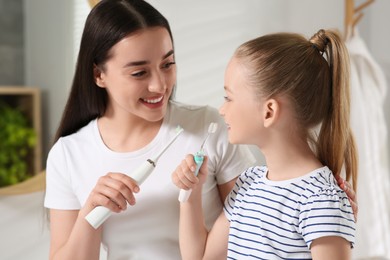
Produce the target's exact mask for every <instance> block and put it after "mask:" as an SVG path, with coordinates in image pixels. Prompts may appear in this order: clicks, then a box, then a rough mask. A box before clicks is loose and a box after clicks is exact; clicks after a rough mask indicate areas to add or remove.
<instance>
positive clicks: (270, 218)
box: [224, 166, 355, 259]
mask: <svg viewBox="0 0 390 260" xmlns="http://www.w3.org/2000/svg"><path fill="white" fill-rule="evenodd" d="M266 173H267V167H265V166H262V167H258V166H257V167H251V168H248V169H247V170H246V171H245V172H244V173H242V174H241V176H240V177H239V178H238V180H237V182H236V185H235V187H234V189H233V190H232V191H231V192H230V194H229V196H228V197H227V198H226V201H225V206H224V211H225V215H226V217H227V219H228V220H229V221H230V232H229V244H228V259H250V258H254V259H311V254H310V245H311V242H312V241H313V240H314V239H316V238H319V237H324V236H341V237H343V238H345V239H346V240H348V241H349V242H350V243H351V246H353V243H354V240H355V237H354V235H355V222H354V215H353V211H352V208H351V205H350V203H349V201H348V197H347V195H346V193H345V192H344V191H343V190H341V189H340V188H339V187H338V185H337V181H336V180H335V178H334V177H333V175H332V172H331V171H330V170H329V168H328V167H322V168H320V169H317V170H315V171H313V172H310V173H308V174H306V175H304V176H302V177H299V178H295V179H291V180H286V181H270V180H268V179H267V177H266Z"/></svg>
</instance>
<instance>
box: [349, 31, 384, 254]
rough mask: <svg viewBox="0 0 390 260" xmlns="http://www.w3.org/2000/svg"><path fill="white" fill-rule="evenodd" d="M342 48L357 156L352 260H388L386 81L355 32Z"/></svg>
mask: <svg viewBox="0 0 390 260" xmlns="http://www.w3.org/2000/svg"><path fill="white" fill-rule="evenodd" d="M346 45H347V48H348V50H349V53H350V58H351V82H350V83H351V126H352V131H353V132H354V135H355V140H356V143H357V148H358V152H359V172H358V186H357V202H358V205H359V213H358V221H357V225H356V244H355V248H354V249H353V250H352V254H353V259H370V258H375V259H390V171H389V152H388V147H387V146H388V141H387V127H386V122H385V116H384V100H385V97H386V92H387V85H386V77H385V74H384V72H383V71H382V70H381V68H380V67H379V65H378V64H377V63H376V62H375V60H374V59H373V58H372V56H371V54H370V53H369V51H368V49H367V47H366V45H365V43H364V41H363V39H362V38H361V37H360V36H359V34H358V32H357V30H355V31H354V33H353V35H352V36H351V37H349V38H348V39H347V40H346Z"/></svg>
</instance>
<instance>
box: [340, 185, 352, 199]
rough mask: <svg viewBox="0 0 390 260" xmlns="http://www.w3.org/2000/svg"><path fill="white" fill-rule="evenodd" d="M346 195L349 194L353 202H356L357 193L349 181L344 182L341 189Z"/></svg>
mask: <svg viewBox="0 0 390 260" xmlns="http://www.w3.org/2000/svg"><path fill="white" fill-rule="evenodd" d="M340 187H341V186H340ZM341 188H342V189H343V190H344V191H345V193H347V196H348V197H349V198H350V199H351V200H353V201H354V202H356V193H355V191H354V190H353V189H352V185H351V184H350V183H349V182H347V181H344V182H343V184H342V187H341Z"/></svg>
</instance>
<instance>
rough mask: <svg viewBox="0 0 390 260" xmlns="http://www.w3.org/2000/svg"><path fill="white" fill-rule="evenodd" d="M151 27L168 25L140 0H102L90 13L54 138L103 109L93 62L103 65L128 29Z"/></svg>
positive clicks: (104, 100)
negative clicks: (66, 99)
mask: <svg viewBox="0 0 390 260" xmlns="http://www.w3.org/2000/svg"><path fill="white" fill-rule="evenodd" d="M150 27H163V28H165V29H167V31H168V33H169V35H170V37H171V39H172V43H173V37H172V32H171V29H170V26H169V23H168V21H167V19H166V18H165V17H164V16H163V15H162V14H161V13H160V12H159V11H157V10H156V9H155V8H154V7H153V6H151V5H150V4H149V3H147V2H145V1H143V0H103V1H101V2H99V3H98V4H97V5H96V6H95V7H94V8H93V9H92V10H91V12H90V13H89V15H88V17H87V20H86V22H85V27H84V31H83V34H82V37H81V43H80V50H79V55H78V59H77V65H76V71H75V74H74V78H73V83H72V87H71V91H70V94H69V98H68V101H67V103H66V106H65V110H64V112H63V115H62V118H61V122H60V125H59V127H58V130H57V133H56V135H55V139H54V142H56V141H57V140H58V139H59V138H60V137H62V136H67V135H70V134H72V133H75V132H77V131H78V130H79V129H80V128H82V127H83V126H85V125H87V124H88V122H90V121H91V120H92V119H95V118H98V117H101V116H102V115H103V114H104V112H105V111H106V107H107V101H108V96H107V92H106V90H105V89H104V88H99V87H98V86H97V85H96V84H95V80H94V73H93V69H94V66H98V67H104V64H105V62H106V61H107V60H108V59H109V58H110V56H109V51H110V49H111V48H112V47H113V46H114V45H115V44H116V43H118V42H119V41H120V40H122V39H123V38H125V37H126V36H128V35H129V34H131V33H134V32H136V31H138V30H141V29H145V28H150Z"/></svg>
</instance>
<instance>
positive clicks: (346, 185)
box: [336, 176, 359, 222]
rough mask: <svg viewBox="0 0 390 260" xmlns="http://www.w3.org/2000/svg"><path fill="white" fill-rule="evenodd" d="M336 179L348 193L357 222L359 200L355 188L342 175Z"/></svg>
mask: <svg viewBox="0 0 390 260" xmlns="http://www.w3.org/2000/svg"><path fill="white" fill-rule="evenodd" d="M336 180H337V183H338V185H339V186H340V188H341V189H342V190H344V191H345V193H347V196H348V199H349V202H350V203H351V207H352V210H353V215H354V216H355V222H357V216H358V211H359V206H358V202H357V197H356V193H355V191H354V190H353V188H352V185H351V184H350V183H349V182H347V181H346V180H344V179H343V178H342V177H340V176H336Z"/></svg>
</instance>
